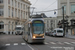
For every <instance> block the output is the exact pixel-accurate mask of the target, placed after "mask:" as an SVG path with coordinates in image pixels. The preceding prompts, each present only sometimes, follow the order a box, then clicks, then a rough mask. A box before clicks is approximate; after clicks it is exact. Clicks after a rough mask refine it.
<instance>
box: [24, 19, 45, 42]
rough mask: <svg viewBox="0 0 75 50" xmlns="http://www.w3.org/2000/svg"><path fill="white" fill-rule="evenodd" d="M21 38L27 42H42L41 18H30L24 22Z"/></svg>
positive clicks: (42, 20)
mask: <svg viewBox="0 0 75 50" xmlns="http://www.w3.org/2000/svg"><path fill="white" fill-rule="evenodd" d="M24 27H25V29H24V33H23V38H24V39H25V40H26V41H27V42H28V43H32V42H44V40H45V22H44V19H42V18H31V19H30V20H29V21H27V22H26V23H25V24H24Z"/></svg>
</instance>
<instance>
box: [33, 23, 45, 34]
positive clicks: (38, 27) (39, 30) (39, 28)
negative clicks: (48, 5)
mask: <svg viewBox="0 0 75 50" xmlns="http://www.w3.org/2000/svg"><path fill="white" fill-rule="evenodd" d="M33 33H34V34H43V33H44V24H43V23H34V24H33Z"/></svg>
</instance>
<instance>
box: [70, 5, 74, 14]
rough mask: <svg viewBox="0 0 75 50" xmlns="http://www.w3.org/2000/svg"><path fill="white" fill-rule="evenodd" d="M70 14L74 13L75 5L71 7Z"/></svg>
mask: <svg viewBox="0 0 75 50" xmlns="http://www.w3.org/2000/svg"><path fill="white" fill-rule="evenodd" d="M71 13H75V5H71Z"/></svg>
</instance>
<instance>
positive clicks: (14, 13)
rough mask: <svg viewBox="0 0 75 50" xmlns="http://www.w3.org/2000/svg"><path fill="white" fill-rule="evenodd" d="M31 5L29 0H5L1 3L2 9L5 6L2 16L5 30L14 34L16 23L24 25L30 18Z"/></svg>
mask: <svg viewBox="0 0 75 50" xmlns="http://www.w3.org/2000/svg"><path fill="white" fill-rule="evenodd" d="M30 5H31V3H30V2H29V1H28V0H3V3H0V9H1V8H3V15H1V16H0V20H1V21H3V22H4V29H3V32H5V33H6V34H8V32H10V34H12V32H14V31H15V26H16V25H23V24H24V22H25V21H26V20H28V19H29V11H30V9H29V7H30ZM16 23H17V24H16Z"/></svg>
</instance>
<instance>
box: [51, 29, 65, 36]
mask: <svg viewBox="0 0 75 50" xmlns="http://www.w3.org/2000/svg"><path fill="white" fill-rule="evenodd" d="M52 35H53V36H62V37H63V36H64V32H63V29H62V28H56V29H54V32H53V34H52Z"/></svg>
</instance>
